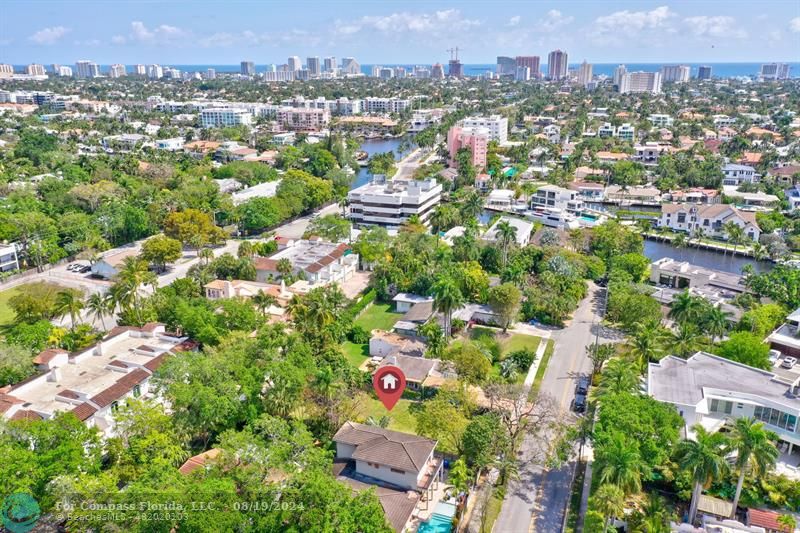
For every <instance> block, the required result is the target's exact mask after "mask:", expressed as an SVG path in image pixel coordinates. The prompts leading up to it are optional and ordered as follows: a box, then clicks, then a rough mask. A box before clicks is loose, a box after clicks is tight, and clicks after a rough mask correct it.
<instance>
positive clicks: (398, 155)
mask: <svg viewBox="0 0 800 533" xmlns="http://www.w3.org/2000/svg"><path fill="white" fill-rule="evenodd" d="M401 144H403V138H392V139H365V140H364V142H363V143H361V146H360V147H359V150H363V151H364V152H366V153H367V154H368V155H369V156H370V157H372V156H373V155H374V154H380V153H384V152H394V159H395V161H399V160H400V159H402V158H403V157H405V156H406V154H408V153H409V152H410V151H411V150H412V149H413V145H412V144H411V143H406V144H405V146H407V148H406V149H405V150H402V151H401V150H400V145H401ZM371 179H372V175H371V174H370V173H369V170H367V167H360V168H359V169H358V174H356V175H355V178H354V179H353V184H352V185H351V186H350V188H351V189H355V188H356V187H361V186H362V185H364V184H365V183H369V181H370V180H371Z"/></svg>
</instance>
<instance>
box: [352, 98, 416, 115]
mask: <svg viewBox="0 0 800 533" xmlns="http://www.w3.org/2000/svg"><path fill="white" fill-rule="evenodd" d="M361 106H362V109H363V111H364V113H402V112H403V111H405V110H406V109H408V108H409V107H411V101H410V100H407V99H404V98H377V97H372V96H368V97H367V98H364V100H363V101H362V103H361Z"/></svg>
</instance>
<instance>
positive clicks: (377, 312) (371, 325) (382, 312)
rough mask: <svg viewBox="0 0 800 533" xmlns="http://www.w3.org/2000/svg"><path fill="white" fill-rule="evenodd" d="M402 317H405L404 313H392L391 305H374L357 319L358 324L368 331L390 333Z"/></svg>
mask: <svg viewBox="0 0 800 533" xmlns="http://www.w3.org/2000/svg"><path fill="white" fill-rule="evenodd" d="M401 316H403V314H402V313H395V312H393V311H392V304H391V303H388V304H384V303H374V304H372V305H371V306H369V307H368V308H367V309H365V310H364V312H363V313H361V314H360V315H359V317H358V318H356V324H357V325H359V326H361V327H362V328H364V329H365V330H367V331H372V330H373V329H383V330H386V331H390V330H391V329H392V326H394V323H395V322H397V321H398V320H400V317H401Z"/></svg>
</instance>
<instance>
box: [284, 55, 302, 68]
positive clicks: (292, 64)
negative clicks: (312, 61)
mask: <svg viewBox="0 0 800 533" xmlns="http://www.w3.org/2000/svg"><path fill="white" fill-rule="evenodd" d="M287 63H288V64H289V70H292V71H294V70H300V69H301V68H303V63H302V62H301V61H300V57H299V56H289V60H288V61H287Z"/></svg>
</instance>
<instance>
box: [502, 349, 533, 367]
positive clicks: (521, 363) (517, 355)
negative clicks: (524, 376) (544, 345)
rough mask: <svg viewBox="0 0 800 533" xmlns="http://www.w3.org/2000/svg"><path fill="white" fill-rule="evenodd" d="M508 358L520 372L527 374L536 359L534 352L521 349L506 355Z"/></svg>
mask: <svg viewBox="0 0 800 533" xmlns="http://www.w3.org/2000/svg"><path fill="white" fill-rule="evenodd" d="M508 358H509V359H511V360H512V361H514V364H515V365H516V366H517V368H518V369H519V371H520V372H527V371H528V369H529V368H530V366H531V365H532V364H533V361H534V360H535V359H536V352H534V351H533V350H530V349H528V348H523V349H521V350H516V351H513V352H511V353H510V354H508Z"/></svg>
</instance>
